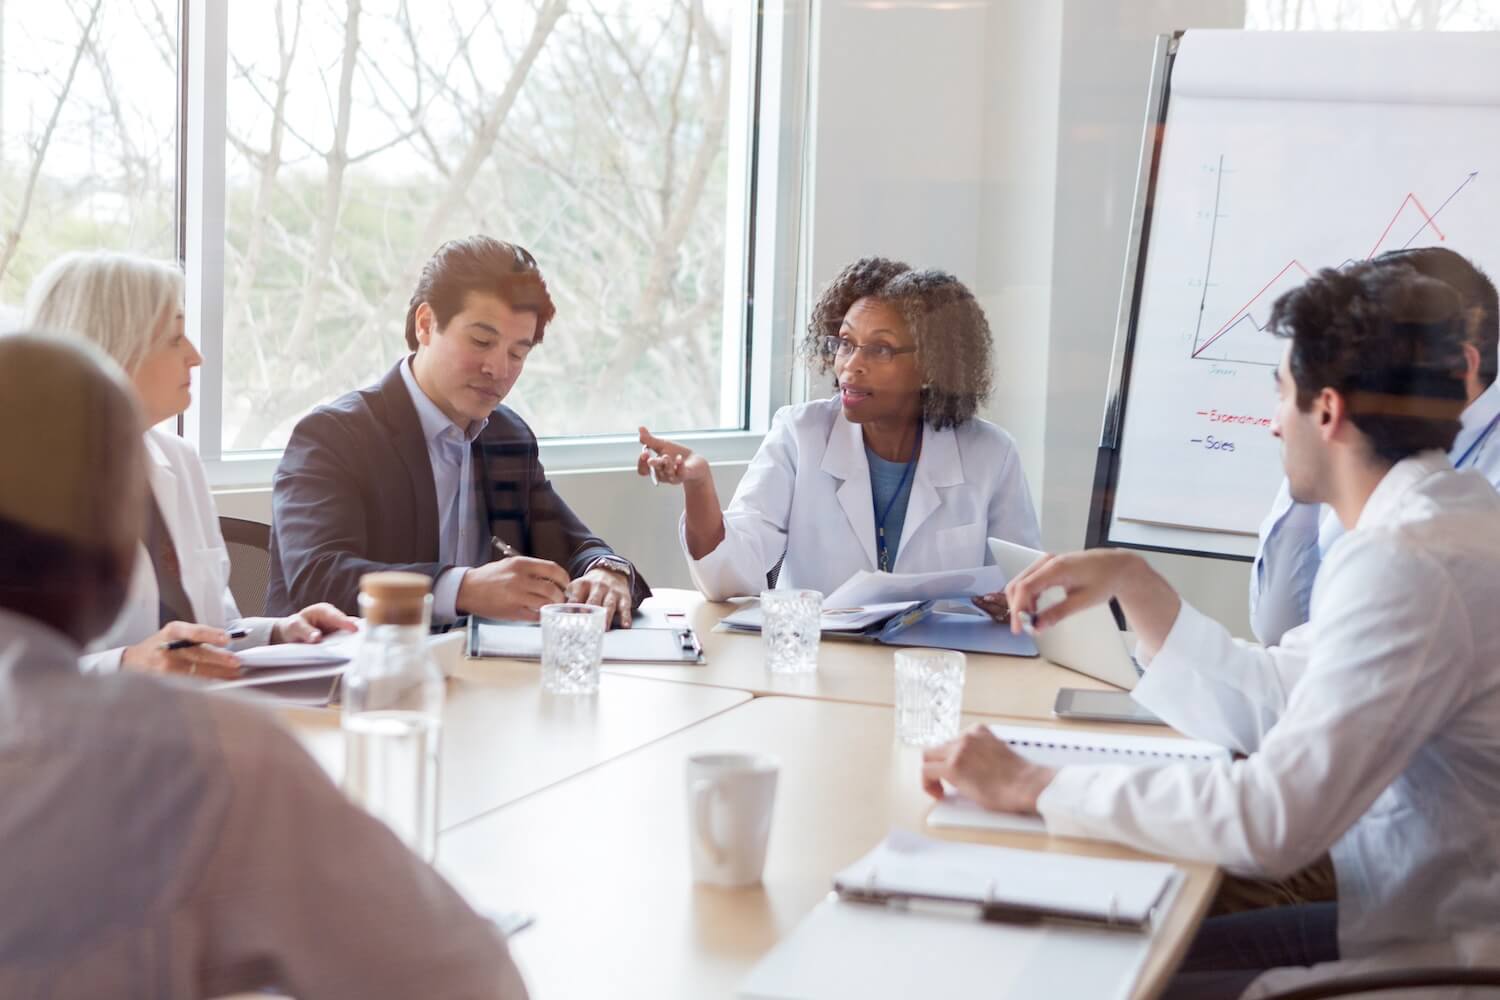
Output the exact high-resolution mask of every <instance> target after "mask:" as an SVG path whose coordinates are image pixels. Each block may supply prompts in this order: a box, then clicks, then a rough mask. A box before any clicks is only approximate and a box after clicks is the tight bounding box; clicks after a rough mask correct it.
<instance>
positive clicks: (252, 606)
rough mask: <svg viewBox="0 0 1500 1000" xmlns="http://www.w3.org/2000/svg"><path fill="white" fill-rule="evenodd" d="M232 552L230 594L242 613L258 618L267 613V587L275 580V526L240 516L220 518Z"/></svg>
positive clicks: (230, 560) (220, 526)
mask: <svg viewBox="0 0 1500 1000" xmlns="http://www.w3.org/2000/svg"><path fill="white" fill-rule="evenodd" d="M219 530H220V531H221V532H222V533H223V535H224V545H225V546H226V547H227V548H228V549H229V592H230V593H231V594H233V595H234V603H235V604H237V605H239V608H240V614H242V615H244V616H245V617H246V618H255V617H259V616H260V615H263V614H265V612H266V585H267V584H268V583H269V582H270V580H271V526H270V525H269V524H261V523H260V522H259V521H247V520H245V519H244V518H240V517H221V518H219Z"/></svg>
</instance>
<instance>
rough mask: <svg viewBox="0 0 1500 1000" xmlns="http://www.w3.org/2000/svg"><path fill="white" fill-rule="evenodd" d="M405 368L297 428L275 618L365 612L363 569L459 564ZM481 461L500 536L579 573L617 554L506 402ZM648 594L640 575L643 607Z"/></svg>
mask: <svg viewBox="0 0 1500 1000" xmlns="http://www.w3.org/2000/svg"><path fill="white" fill-rule="evenodd" d="M405 363H406V359H404V358H403V359H402V360H401V361H399V362H398V363H397V365H396V366H394V367H392V368H391V370H390V371H389V372H387V373H386V374H385V377H383V378H382V379H381V380H380V381H379V382H378V383H377V384H375V385H372V386H368V387H366V388H364V389H358V390H356V391H354V392H351V393H348V394H346V395H344V396H341V397H339V398H338V399H336V400H334V401H333V402H332V403H329V404H328V405H327V406H320V407H318V408H317V409H315V410H313V411H312V412H311V413H309V414H308V415H307V416H305V417H303V418H302V420H301V421H299V422H298V424H297V427H296V429H295V430H293V431H292V438H291V441H290V442H288V444H287V447H286V452H285V453H284V454H283V455H282V458H281V464H280V466H278V467H277V469H276V478H275V482H274V485H273V487H272V495H271V510H272V529H271V579H270V582H269V584H268V585H267V589H266V614H268V615H287V614H292V613H294V612H295V611H297V610H299V609H301V608H303V607H306V606H307V605H309V604H314V603H317V602H318V601H328V602H329V603H331V604H333V605H335V606H337V607H338V608H339V609H340V610H342V611H344V612H346V613H348V614H358V613H359V607H358V596H359V578H360V577H361V576H362V575H363V574H365V573H371V572H375V571H377V570H386V569H399V570H409V571H412V572H416V573H422V574H425V575H427V576H430V577H432V578H434V579H436V578H437V576H438V575H439V574H441V573H442V572H443V571H444V570H446V569H448V568H450V567H449V566H448V565H447V564H444V563H442V562H440V561H439V540H438V537H439V536H438V511H437V497H436V493H435V490H434V488H433V478H432V464H431V461H430V459H429V458H428V455H427V444H426V442H425V441H424V440H423V437H422V425H421V422H420V421H419V420H418V418H417V410H416V407H415V406H414V405H413V404H412V401H411V396H410V395H409V394H408V392H407V390H406V384H405V382H404V381H403V380H402V378H401V369H400V365H402V364H405ZM474 459H475V464H474V468H475V470H476V472H478V473H479V474H478V475H476V476H475V479H476V489H477V490H479V491H481V492H482V493H483V500H484V505H485V510H486V511H487V512H488V515H489V521H490V530H491V532H492V533H493V534H494V535H495V537H497V538H499V539H500V540H502V541H504V542H506V543H507V544H509V545H511V546H512V547H514V548H515V549H516V550H518V551H520V552H522V553H524V554H525V555H529V556H535V557H536V558H538V559H548V560H551V561H552V562H555V563H557V564H559V565H560V566H562V567H563V568H564V569H566V570H567V571H568V575H569V576H571V577H575V578H576V577H578V576H581V575H582V574H583V573H584V572H585V571H586V570H587V569H588V567H589V564H591V563H592V562H593V561H594V560H595V559H597V558H598V557H600V556H605V555H616V553H615V552H614V550H613V549H611V548H610V547H609V545H607V544H606V543H605V542H604V540H603V539H601V538H598V537H597V536H595V535H593V534H591V533H590V532H589V530H588V527H587V526H586V525H585V524H584V523H583V522H582V521H580V520H579V519H578V516H577V515H575V514H574V513H573V511H572V510H571V509H569V507H568V505H567V504H566V503H565V502H563V499H562V498H561V497H560V496H558V495H557V491H556V490H554V489H553V488H552V484H551V483H550V482H549V481H548V480H547V475H546V473H545V472H544V471H543V469H542V465H541V462H540V460H539V458H538V452H537V443H536V435H535V434H533V433H532V432H531V428H530V427H528V426H527V425H526V422H525V421H524V420H522V419H521V418H520V417H518V416H517V415H516V414H515V412H514V411H512V410H511V409H510V408H509V407H506V406H498V407H496V408H495V412H494V413H493V414H491V416H490V420H489V423H488V424H487V425H486V426H485V429H484V430H483V431H482V432H481V433H480V435H479V437H478V438H477V439H476V440H475V442H474ZM650 593H651V589H650V587H649V586H648V585H647V583H646V581H645V580H643V579H642V578H641V575H640V574H639V573H637V574H635V592H634V595H633V596H634V602H635V604H637V605H639V604H640V602H641V601H643V600H645V599H646V598H647V597H648V596H649V595H650Z"/></svg>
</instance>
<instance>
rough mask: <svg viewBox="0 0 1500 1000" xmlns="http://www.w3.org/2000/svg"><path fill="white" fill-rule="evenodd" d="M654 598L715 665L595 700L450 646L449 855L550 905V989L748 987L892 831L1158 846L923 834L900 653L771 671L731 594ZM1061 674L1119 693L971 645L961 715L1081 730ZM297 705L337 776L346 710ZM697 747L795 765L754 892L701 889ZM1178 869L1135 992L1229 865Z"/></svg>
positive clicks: (783, 786)
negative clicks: (896, 681)
mask: <svg viewBox="0 0 1500 1000" xmlns="http://www.w3.org/2000/svg"><path fill="white" fill-rule="evenodd" d="M652 603H653V604H654V605H655V606H657V607H658V608H662V607H667V608H671V609H673V610H677V611H681V612H683V613H684V614H685V615H686V616H687V617H688V618H689V620H690V621H691V622H692V624H693V625H694V627H695V629H696V631H697V632H698V635H699V638H700V641H701V642H702V644H703V647H704V653H705V656H706V659H707V663H706V664H703V665H696V666H694V665H629V666H627V665H620V664H607V665H606V666H605V668H604V672H603V676H602V680H601V685H600V689H599V692H598V693H597V694H596V695H592V696H582V697H580V696H561V695H550V694H547V693H545V692H543V691H542V690H541V683H540V667H539V665H538V664H537V663H535V662H527V661H517V660H496V659H486V660H477V659H467V658H464V657H463V656H462V655H461V651H460V650H459V648H458V647H457V646H456V645H454V644H453V642H454V641H450V643H448V644H446V645H445V646H444V652H443V657H442V658H443V660H444V661H445V672H446V673H448V674H449V681H448V698H447V706H446V709H445V716H444V735H443V750H442V757H441V765H440V766H441V777H440V803H439V825H440V828H441V830H442V833H441V834H440V837H439V844H438V859H437V864H438V867H439V868H440V869H441V870H442V872H443V873H444V874H445V875H446V876H447V877H448V878H449V879H451V880H452V881H453V882H454V884H455V885H457V886H458V887H459V889H460V890H461V891H462V892H463V893H464V894H465V895H466V896H467V897H468V898H469V899H470V900H471V901H472V902H473V903H474V904H475V905H476V906H478V907H480V908H483V909H487V910H521V911H525V912H528V913H531V914H534V915H535V918H536V920H535V924H534V925H533V926H532V927H530V928H528V929H526V930H524V931H522V932H521V933H520V934H518V935H517V936H515V937H514V938H512V940H511V947H512V950H513V952H514V954H515V957H516V960H517V962H518V964H519V965H520V967H521V970H522V972H523V973H524V975H525V976H526V979H527V982H528V985H529V987H530V989H531V991H532V995H533V996H534V997H538V998H543V1000H545V998H549V997H579V996H609V997H636V996H639V997H648V996H649V997H653V998H672V997H682V998H700V997H721V996H724V997H728V996H733V995H734V992H735V987H736V984H737V983H738V982H740V981H741V980H742V979H743V978H744V977H745V976H746V974H747V973H748V972H749V971H750V969H751V968H752V967H753V966H754V965H755V964H756V962H757V961H759V959H760V958H761V957H762V956H764V955H765V954H766V953H767V952H768V951H769V950H770V949H771V947H772V946H773V945H774V944H775V943H776V942H777V941H779V940H781V939H783V938H784V937H786V936H787V935H789V934H790V933H791V932H792V931H793V930H794V929H795V927H796V926H797V923H798V921H799V920H801V919H802V918H803V917H804V916H805V915H806V914H807V913H808V912H810V911H811V910H812V909H813V907H814V906H816V905H817V903H818V902H819V901H821V900H822V899H824V898H825V897H826V896H827V895H828V893H829V890H830V886H831V879H832V875H833V873H834V872H836V871H838V870H839V869H841V868H843V867H845V866H846V865H848V864H850V863H851V862H853V861H854V860H856V859H857V858H859V857H860V856H862V855H863V854H865V853H866V852H867V851H869V850H870V849H871V848H872V847H874V846H875V845H876V844H877V843H879V842H880V841H881V840H882V839H883V838H884V837H885V836H886V834H887V833H888V832H890V831H891V830H893V829H906V830H912V831H916V832H919V833H923V834H925V835H928V836H937V837H943V838H947V839H959V840H971V841H977V842H982V843H993V844H1000V845H1006V846H1015V847H1026V848H1029V849H1034V850H1040V851H1061V852H1069V853H1074V854H1084V855H1094V856H1104V857H1115V858H1139V857H1142V855H1140V854H1138V853H1136V852H1134V851H1131V850H1128V849H1125V848H1121V847H1117V846H1114V845H1108V844H1102V843H1096V842H1090V841H1079V840H1066V839H1062V838H1052V837H1047V836H1045V835H1042V834H1027V833H1018V832H1008V833H988V832H980V831H954V830H943V831H935V830H931V829H928V828H926V827H925V823H924V818H925V815H926V813H927V811H928V809H929V808H930V805H931V803H930V801H929V800H928V799H927V797H926V796H925V795H924V794H923V793H922V791H921V788H920V787H919V783H918V769H919V761H920V758H921V753H920V750H918V749H916V748H913V747H907V746H904V745H902V744H901V743H899V742H898V741H896V740H895V738H894V724H895V723H894V712H893V709H892V707H891V705H892V702H893V701H894V691H893V681H892V673H893V668H892V652H893V651H892V650H891V649H889V648H886V647H883V646H878V645H873V646H872V645H866V644H859V643H846V642H824V643H823V644H822V646H821V648H820V651H819V664H818V670H817V672H816V673H815V674H813V675H811V676H804V677H785V676H779V675H777V676H773V675H770V674H769V673H768V672H767V671H766V669H765V667H764V665H763V662H762V659H761V640H760V638H759V637H758V636H755V635H743V634H730V633H724V632H714V631H713V630H712V628H713V625H714V624H716V623H717V621H718V619H719V618H721V617H723V616H724V615H725V614H727V613H729V612H730V611H732V610H733V607H732V606H731V605H727V604H715V603H711V602H707V601H704V600H703V599H702V597H701V596H700V595H698V594H696V593H694V592H690V591H659V592H657V595H656V596H655V597H653V599H652ZM455 641H456V640H455ZM1061 686H1071V687H1085V688H1102V689H1107V688H1108V687H1109V685H1106V684H1103V683H1102V682H1098V681H1094V680H1092V679H1091V678H1088V677H1085V676H1084V675H1081V674H1078V673H1075V672H1073V671H1070V670H1066V669H1064V668H1062V667H1059V666H1056V665H1054V664H1051V663H1048V662H1046V661H1045V660H1042V659H1039V658H1020V657H1005V656H979V655H970V656H969V657H968V667H967V671H966V680H965V690H964V710H965V721H966V723H972V722H978V721H990V722H1010V723H1017V724H1024V725H1045V726H1055V727H1059V728H1068V727H1069V726H1070V725H1071V724H1069V723H1065V722H1059V721H1056V720H1052V719H1051V718H1050V716H1051V705H1052V700H1053V698H1054V697H1055V695H1056V692H1057V689H1058V688H1059V687H1061ZM283 715H284V717H285V718H286V719H287V721H288V722H289V723H290V724H291V726H292V728H293V730H294V731H295V732H296V733H297V734H298V736H299V737H300V738H301V739H302V740H303V742H304V743H305V744H306V745H307V746H308V747H309V748H310V749H311V750H312V752H313V753H314V755H315V756H316V757H318V759H319V760H320V761H321V762H322V763H323V764H324V766H325V767H326V768H327V769H328V770H329V772H330V773H331V774H332V775H333V776H334V777H335V778H337V777H338V776H339V774H340V773H341V771H342V750H341V747H342V743H341V740H340V738H339V731H338V713H337V711H336V710H328V709H297V708H287V709H284V710H283ZM1086 728H1089V729H1101V728H1102V729H1115V730H1117V731H1122V732H1125V731H1128V732H1142V731H1143V730H1142V729H1141V727H1133V726H1132V727H1126V726H1116V727H1110V726H1101V725H1100V724H1097V723H1090V724H1089V725H1088V726H1087V727H1086ZM1149 731H1151V732H1154V733H1156V734H1163V733H1166V732H1168V731H1167V730H1164V729H1161V728H1154V729H1152V730H1149ZM700 750H749V751H758V752H763V753H768V754H771V755H773V756H775V757H776V758H777V759H778V760H779V761H780V765H781V767H780V777H779V784H778V789H777V797H776V803H775V807H774V817H773V821H772V832H771V839H770V845H769V849H768V854H767V860H766V868H765V876H764V879H763V883H762V884H761V885H759V886H755V887H753V888H747V889H721V888H714V887H709V886H701V885H696V884H694V883H693V882H692V880H691V876H690V872H689V862H688V822H687V817H686V812H685V788H684V773H683V769H684V760H685V757H686V756H687V755H688V754H690V753H693V752H696V751H700ZM1175 863H1176V864H1178V865H1179V867H1180V868H1182V870H1183V872H1184V875H1185V878H1184V881H1183V885H1182V888H1181V889H1180V891H1179V892H1178V893H1177V895H1176V896H1175V898H1174V899H1173V901H1172V902H1171V904H1170V907H1169V909H1168V910H1167V912H1166V913H1165V914H1164V915H1163V916H1162V918H1161V919H1160V920H1158V922H1157V924H1156V927H1155V929H1154V930H1153V932H1152V935H1153V937H1152V945H1151V951H1150V955H1149V957H1148V959H1147V963H1146V966H1145V968H1144V970H1143V972H1142V975H1141V977H1140V978H1139V980H1138V981H1137V983H1136V986H1135V989H1134V991H1133V992H1132V994H1131V995H1132V997H1134V998H1143V1000H1145V998H1151V997H1154V996H1156V995H1157V994H1158V993H1159V992H1160V990H1161V988H1162V987H1163V985H1164V984H1165V983H1166V981H1167V980H1168V979H1169V978H1170V976H1171V973H1172V971H1173V969H1174V968H1175V967H1176V965H1177V963H1178V962H1179V961H1180V959H1181V956H1182V954H1183V953H1184V951H1185V949H1186V947H1187V945H1188V943H1189V941H1190V940H1191V937H1192V933H1193V931H1194V929H1195V928H1196V927H1197V925H1198V923H1199V922H1200V921H1201V919H1202V917H1203V914H1204V913H1205V912H1206V910H1207V908H1208V905H1209V903H1210V901H1211V899H1212V897H1213V894H1214V892H1215V890H1216V888H1217V885H1218V878H1219V876H1218V872H1217V870H1216V869H1215V868H1214V867H1213V866H1212V865H1203V864H1193V863H1185V862H1181V861H1178V862H1175ZM976 985H978V984H976Z"/></svg>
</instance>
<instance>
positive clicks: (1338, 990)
mask: <svg viewBox="0 0 1500 1000" xmlns="http://www.w3.org/2000/svg"><path fill="white" fill-rule="evenodd" d="M1441 986H1493V987H1495V988H1496V991H1497V992H1496V994H1495V995H1496V996H1500V968H1489V967H1483V966H1476V967H1472V968H1464V967H1451V968H1443V967H1435V968H1428V969H1387V970H1383V971H1380V972H1362V973H1360V974H1358V975H1353V976H1340V977H1339V978H1337V979H1329V980H1326V981H1324V982H1321V983H1311V984H1309V985H1307V986H1298V987H1296V988H1295V989H1290V990H1283V991H1281V992H1280V993H1276V994H1273V995H1272V996H1268V997H1266V998H1265V1000H1323V998H1324V997H1347V996H1364V995H1367V994H1374V993H1381V992H1384V991H1387V990H1406V989H1418V988H1423V987H1441Z"/></svg>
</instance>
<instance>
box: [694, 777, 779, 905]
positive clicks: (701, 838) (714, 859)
mask: <svg viewBox="0 0 1500 1000" xmlns="http://www.w3.org/2000/svg"><path fill="white" fill-rule="evenodd" d="M780 766H781V765H780V764H779V763H778V762H777V761H776V759H775V758H774V757H770V756H767V755H766V754H758V753H695V754H691V755H690V756H689V757H688V760H687V808H688V839H689V841H690V843H691V851H692V858H693V879H694V881H697V882H705V883H707V884H709V885H722V886H740V885H754V884H755V883H757V882H759V881H760V873H761V870H762V869H763V868H765V864H766V841H767V840H768V839H769V837H770V834H771V806H772V803H773V802H774V801H775V799H776V774H777V771H778V770H779V769H780Z"/></svg>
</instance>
